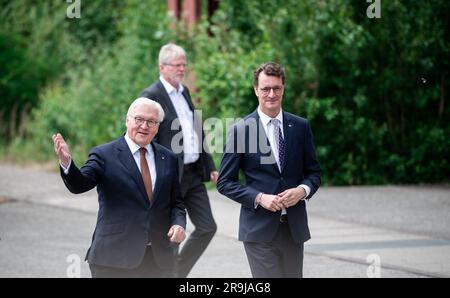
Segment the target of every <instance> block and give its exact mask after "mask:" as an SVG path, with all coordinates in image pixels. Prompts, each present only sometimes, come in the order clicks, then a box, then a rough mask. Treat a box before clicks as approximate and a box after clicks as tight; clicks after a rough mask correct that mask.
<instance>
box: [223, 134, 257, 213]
mask: <svg viewBox="0 0 450 298" xmlns="http://www.w3.org/2000/svg"><path fill="white" fill-rule="evenodd" d="M233 134H234V135H233ZM234 136H237V127H236V126H234V127H233V129H231V130H230V132H229V133H228V136H227V143H226V145H225V150H224V153H223V157H222V161H221V163H220V171H219V178H218V180H217V190H218V191H219V192H220V193H221V194H222V195H224V196H226V197H228V198H230V199H232V200H234V201H236V202H238V203H240V204H242V205H243V206H245V207H247V208H250V209H251V210H254V208H255V199H256V196H257V195H258V194H259V193H260V192H259V191H258V190H256V189H254V188H252V187H249V186H246V185H242V184H241V183H240V182H239V171H240V169H241V162H242V158H243V154H242V153H239V152H243V151H242V150H238V148H237V147H236V146H237V145H236V143H237V142H236V138H235V137H234Z"/></svg>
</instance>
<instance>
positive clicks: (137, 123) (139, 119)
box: [131, 116, 160, 127]
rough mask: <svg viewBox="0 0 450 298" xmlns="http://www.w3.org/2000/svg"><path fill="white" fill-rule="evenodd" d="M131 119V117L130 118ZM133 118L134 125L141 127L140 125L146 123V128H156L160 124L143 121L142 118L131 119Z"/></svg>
mask: <svg viewBox="0 0 450 298" xmlns="http://www.w3.org/2000/svg"><path fill="white" fill-rule="evenodd" d="M131 117H133V116H131ZM133 118H134V122H135V123H136V125H139V126H141V125H142V124H144V122H145V123H147V126H148V127H156V126H159V124H160V122H158V121H155V120H145V119H144V118H142V117H133Z"/></svg>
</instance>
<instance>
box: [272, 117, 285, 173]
mask: <svg viewBox="0 0 450 298" xmlns="http://www.w3.org/2000/svg"><path fill="white" fill-rule="evenodd" d="M271 122H272V124H273V133H274V136H275V142H276V143H277V147H278V161H279V167H280V171H281V170H282V169H283V167H284V150H285V148H284V138H283V133H282V132H281V127H280V120H278V119H276V118H274V119H272V120H271Z"/></svg>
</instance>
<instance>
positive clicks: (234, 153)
mask: <svg viewBox="0 0 450 298" xmlns="http://www.w3.org/2000/svg"><path fill="white" fill-rule="evenodd" d="M283 133H284V140H285V148H286V149H285V163H284V164H285V165H284V168H283V169H281V172H280V170H279V168H278V165H277V163H276V161H275V158H274V157H273V153H272V151H271V150H270V143H269V141H268V139H267V135H266V133H265V131H264V127H263V125H262V123H261V121H260V118H259V115H258V113H257V111H255V112H253V113H252V114H250V115H248V116H247V117H246V118H244V119H243V120H241V121H239V122H238V123H236V124H235V125H234V126H232V127H231V129H230V130H229V132H228V136H227V144H226V146H225V152H224V154H223V158H222V162H221V166H220V172H219V179H218V182H217V188H218V190H219V192H220V193H221V194H223V195H225V196H227V197H229V198H230V199H232V200H234V201H236V202H238V203H240V204H242V207H241V213H240V219H239V240H240V241H249V242H270V241H272V240H273V239H274V237H275V235H276V232H277V230H278V226H279V224H280V220H279V218H280V214H281V211H279V212H271V211H268V210H266V209H264V208H263V207H262V206H258V207H257V208H256V209H255V198H256V196H257V195H258V193H260V192H263V193H265V194H279V193H281V192H283V191H284V190H286V189H289V188H294V187H297V186H299V185H300V184H305V185H308V186H309V187H310V188H311V193H310V194H309V196H308V198H307V199H310V198H311V197H312V196H313V195H314V193H315V192H316V191H317V189H318V188H319V185H320V166H319V163H318V161H317V159H316V154H315V149H314V144H313V136H312V132H311V129H310V126H309V124H308V121H307V120H306V119H304V118H301V117H298V116H296V115H293V114H290V113H287V112H283ZM240 170H242V172H243V174H244V178H245V182H242V183H241V182H240V180H239V171H240ZM287 217H288V224H289V228H290V230H291V234H292V237H293V239H294V240H295V241H296V242H297V243H303V242H305V241H307V240H308V239H310V237H311V236H310V232H309V228H308V220H307V214H306V208H305V201H303V200H302V201H299V203H297V204H296V205H294V206H292V207H289V208H287Z"/></svg>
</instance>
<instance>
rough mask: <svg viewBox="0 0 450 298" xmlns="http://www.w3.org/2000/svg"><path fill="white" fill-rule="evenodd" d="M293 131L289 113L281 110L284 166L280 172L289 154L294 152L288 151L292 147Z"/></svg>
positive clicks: (286, 162)
mask: <svg viewBox="0 0 450 298" xmlns="http://www.w3.org/2000/svg"><path fill="white" fill-rule="evenodd" d="M294 131H295V127H294V124H293V122H292V120H291V117H290V116H289V114H287V113H285V112H283V134H284V148H285V149H284V167H283V168H282V169H281V172H283V171H284V169H285V168H286V165H287V164H288V162H289V156H290V155H291V154H295V152H290V151H291V150H290V149H294V148H292V138H293V132H294Z"/></svg>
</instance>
